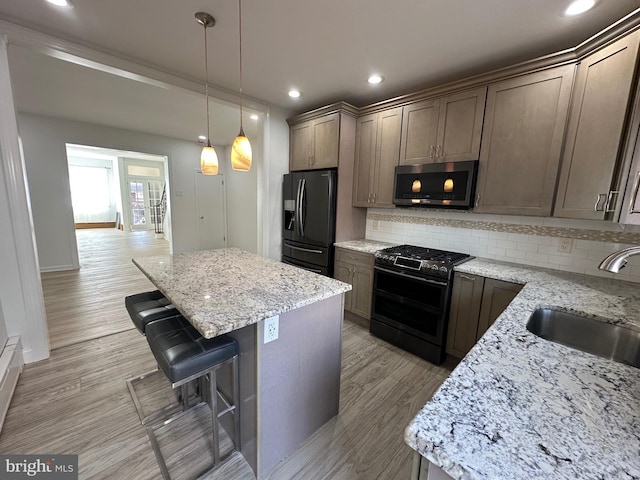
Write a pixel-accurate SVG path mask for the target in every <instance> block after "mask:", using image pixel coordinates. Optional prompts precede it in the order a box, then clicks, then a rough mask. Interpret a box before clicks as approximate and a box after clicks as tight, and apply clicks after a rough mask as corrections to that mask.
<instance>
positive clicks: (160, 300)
mask: <svg viewBox="0 0 640 480" xmlns="http://www.w3.org/2000/svg"><path fill="white" fill-rule="evenodd" d="M124 305H125V307H126V308H127V312H129V316H130V317H131V321H132V322H133V324H134V325H135V326H136V328H137V329H138V331H139V332H140V333H142V334H143V335H144V333H145V329H146V327H147V324H148V323H150V322H153V321H155V320H161V319H163V318H167V317H175V316H176V315H180V312H179V311H178V309H177V308H176V307H174V306H173V305H172V304H171V302H170V301H169V299H167V298H166V297H165V296H164V295H163V294H162V293H160V290H154V291H152V292H144V293H138V294H136V295H129V296H128V297H125V298H124Z"/></svg>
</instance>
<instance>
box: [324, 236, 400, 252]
mask: <svg viewBox="0 0 640 480" xmlns="http://www.w3.org/2000/svg"><path fill="white" fill-rule="evenodd" d="M333 245H334V246H335V247H339V248H347V249H349V250H355V251H356V252H363V253H372V254H373V253H376V252H377V251H378V250H382V249H383V248H387V247H393V246H394V245H397V244H396V243H387V242H378V241H376V240H366V239H362V240H349V241H346V242H338V243H334V244H333Z"/></svg>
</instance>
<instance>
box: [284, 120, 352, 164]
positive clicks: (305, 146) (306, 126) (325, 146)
mask: <svg viewBox="0 0 640 480" xmlns="http://www.w3.org/2000/svg"><path fill="white" fill-rule="evenodd" d="M339 145H340V113H330V114H328V115H324V116H321V117H319V118H315V119H312V120H307V121H305V122H302V123H300V124H297V125H292V126H291V141H290V152H289V170H290V171H292V172H293V171H296V170H310V169H322V168H335V167H337V166H338V157H339Z"/></svg>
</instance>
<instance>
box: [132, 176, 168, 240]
mask: <svg viewBox="0 0 640 480" xmlns="http://www.w3.org/2000/svg"><path fill="white" fill-rule="evenodd" d="M127 184H128V191H129V208H130V210H131V229H132V230H152V229H153V228H154V221H155V217H154V215H155V212H154V209H153V208H151V207H152V205H154V204H155V203H157V202H159V201H160V197H161V196H162V187H163V185H162V182H161V181H160V180H150V179H148V178H134V177H129V178H128V181H127Z"/></svg>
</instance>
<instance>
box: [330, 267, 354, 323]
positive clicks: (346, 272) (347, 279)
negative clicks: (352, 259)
mask: <svg viewBox="0 0 640 480" xmlns="http://www.w3.org/2000/svg"><path fill="white" fill-rule="evenodd" d="M351 268H352V267H351V265H349V264H348V263H344V262H334V267H333V278H335V279H336V280H340V281H341V282H344V283H348V284H349V285H351V286H352V287H353V283H351V282H352V279H351ZM352 298H353V290H351V291H349V292H347V293H345V295H344V309H345V310H347V311H348V312H351V311H352V309H351V308H352V305H351V304H352Z"/></svg>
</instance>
